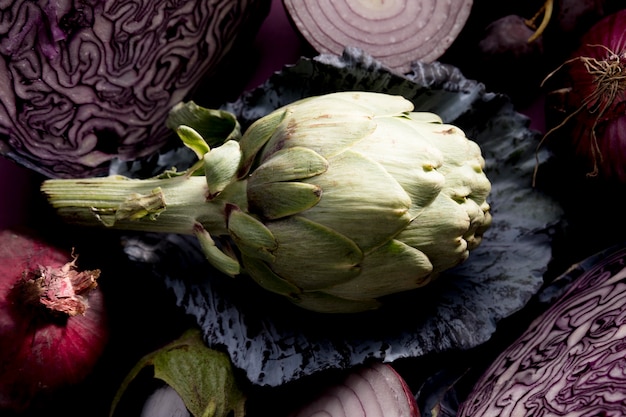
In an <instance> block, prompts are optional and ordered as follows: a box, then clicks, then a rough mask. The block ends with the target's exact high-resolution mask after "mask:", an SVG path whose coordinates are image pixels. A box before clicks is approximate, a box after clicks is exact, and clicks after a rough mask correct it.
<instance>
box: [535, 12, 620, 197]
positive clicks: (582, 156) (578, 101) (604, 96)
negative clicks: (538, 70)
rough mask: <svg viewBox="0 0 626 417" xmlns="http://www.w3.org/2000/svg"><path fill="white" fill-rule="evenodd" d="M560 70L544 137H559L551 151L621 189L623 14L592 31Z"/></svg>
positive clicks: (615, 16)
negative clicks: (619, 185) (560, 78)
mask: <svg viewBox="0 0 626 417" xmlns="http://www.w3.org/2000/svg"><path fill="white" fill-rule="evenodd" d="M563 69H564V71H565V77H564V78H563V82H562V84H560V85H559V86H558V88H556V89H555V90H554V91H552V92H551V93H550V94H549V95H548V117H547V119H548V120H550V118H551V117H552V116H554V115H555V114H560V116H557V117H555V118H554V120H552V121H550V122H549V127H550V129H551V130H550V131H548V133H547V135H546V138H548V137H549V136H550V135H551V134H558V135H559V136H560V137H561V138H563V139H559V141H561V143H558V144H555V145H554V146H555V149H557V151H558V153H559V154H561V155H563V156H565V157H566V158H571V161H572V166H574V167H576V168H577V169H580V170H584V172H585V173H586V174H587V175H588V176H592V177H596V176H597V177H598V178H600V179H602V180H605V181H608V182H616V183H619V184H626V129H625V128H626V77H625V76H624V74H626V9H625V10H621V11H618V12H616V13H613V14H611V15H609V16H606V17H605V18H603V19H602V20H600V21H599V22H598V23H596V24H595V25H594V26H592V27H591V29H589V31H588V32H587V33H586V34H585V35H584V36H583V37H582V38H581V41H580V47H579V48H578V49H577V50H576V51H575V52H574V53H573V54H572V56H571V58H570V59H569V60H568V61H567V62H566V64H565V65H564V67H563ZM607 71H610V72H611V74H609V73H608V72H607ZM555 74H556V73H555ZM600 77H605V78H603V79H602V80H600ZM554 142H557V141H556V140H553V141H552V142H551V143H554Z"/></svg>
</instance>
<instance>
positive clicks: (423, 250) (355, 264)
mask: <svg viewBox="0 0 626 417" xmlns="http://www.w3.org/2000/svg"><path fill="white" fill-rule="evenodd" d="M413 110H414V107H413V104H412V103H411V102H410V101H408V100H406V99H404V98H403V97H400V96H392V95H386V94H382V93H370V92H339V93H332V94H326V95H322V96H316V97H310V98H306V99H302V100H300V101H297V102H295V103H292V104H290V105H287V106H285V107H282V108H280V109H278V110H275V111H274V112H272V113H270V114H269V115H267V116H265V117H263V118H261V119H259V120H257V121H256V122H254V123H253V124H252V125H251V126H250V127H249V128H247V129H246V130H245V133H244V134H243V135H241V134H240V133H239V132H240V130H241V129H240V126H239V124H238V122H237V121H236V120H234V119H235V117H234V116H233V115H231V114H229V113H227V112H223V111H217V110H208V109H204V108H201V107H199V106H196V105H195V104H194V103H193V102H189V103H180V104H179V105H177V106H176V107H175V108H174V109H173V110H172V112H171V114H170V118H169V120H168V125H169V126H170V127H172V128H175V129H176V131H177V132H178V134H179V136H180V138H181V139H182V140H183V142H184V143H185V144H186V145H187V146H188V147H189V148H191V149H193V150H194V151H195V153H196V154H197V155H198V157H199V161H198V162H197V163H196V164H195V165H194V166H193V167H191V168H189V169H187V170H185V171H182V172H176V171H171V172H166V173H163V174H162V175H160V176H158V177H155V178H149V179H130V178H126V177H122V176H110V177H103V178H90V179H80V180H71V179H51V180H47V181H45V182H44V183H43V185H42V191H43V192H44V193H45V195H46V196H47V199H48V201H49V202H50V204H51V205H52V206H53V207H55V209H56V210H57V212H58V213H59V215H60V216H61V217H62V218H65V219H67V220H68V221H71V222H73V223H77V224H84V225H93V224H97V223H99V224H101V225H104V226H107V227H113V228H118V229H127V230H146V231H155V232H168V233H187V234H194V235H195V236H197V238H198V239H199V242H200V244H201V246H202V248H203V251H204V252H205V254H206V256H207V258H208V259H209V261H210V262H211V263H212V264H213V265H214V266H215V267H216V268H217V269H219V270H220V271H222V272H223V273H225V274H227V275H231V276H236V275H240V274H244V275H247V276H249V277H251V278H252V279H254V280H255V281H256V282H257V283H258V284H259V285H260V286H261V287H263V288H265V289H267V290H269V291H272V292H274V293H278V294H281V295H283V296H285V297H287V298H288V299H289V300H290V301H292V302H293V303H295V304H297V305H298V306H301V307H303V308H305V309H308V310H313V311H317V312H327V313H352V312H360V311H365V310H372V309H376V308H378V307H379V306H380V305H381V304H382V302H381V299H382V298H383V297H385V296H387V295H390V294H394V293H399V292H403V291H409V290H413V289H416V288H419V287H422V286H424V285H426V284H427V283H429V282H430V281H431V280H433V279H435V278H436V277H437V276H438V275H440V273H441V272H442V271H444V270H447V269H449V268H451V267H454V266H455V265H458V264H459V263H461V262H463V261H464V260H465V259H467V257H468V256H469V253H470V251H471V250H472V249H474V248H475V247H476V246H478V245H479V244H480V242H481V239H482V237H483V234H484V233H485V231H486V230H487V229H488V227H489V225H490V223H491V214H490V207H489V204H488V202H487V197H488V195H489V192H490V190H491V183H490V182H489V180H488V178H487V176H486V175H485V173H484V171H483V168H484V163H485V162H484V159H483V157H482V155H481V150H480V148H479V146H478V145H477V144H476V143H475V142H473V141H471V140H469V139H468V138H467V137H466V136H465V134H464V132H463V131H462V130H460V129H459V128H458V127H455V126H452V125H449V124H444V123H443V122H442V120H441V119H440V118H439V116H437V115H435V114H433V113H425V112H414V111H413ZM218 137H219V138H221V140H222V143H223V144H221V145H220V146H216V147H214V148H211V147H210V146H209V145H208V144H207V141H208V142H211V143H213V142H214V141H215V138H218ZM224 138H225V139H224Z"/></svg>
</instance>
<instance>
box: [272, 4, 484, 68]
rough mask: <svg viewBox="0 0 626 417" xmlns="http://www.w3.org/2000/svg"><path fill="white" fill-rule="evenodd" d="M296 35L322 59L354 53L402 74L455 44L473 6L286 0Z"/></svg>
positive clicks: (434, 58)
mask: <svg viewBox="0 0 626 417" xmlns="http://www.w3.org/2000/svg"><path fill="white" fill-rule="evenodd" d="M283 4H284V5H285V9H286V10H287V13H288V16H289V18H290V20H291V21H292V23H293V24H294V26H295V28H296V29H297V31H298V32H299V33H300V34H301V35H302V36H303V37H304V39H305V40H306V41H307V42H308V43H310V44H311V46H312V47H313V48H314V49H315V50H316V51H317V52H319V53H328V54H335V55H341V53H342V52H343V50H344V49H345V48H346V47H356V48H359V49H361V50H363V51H365V52H366V53H368V54H370V55H371V56H373V57H374V58H376V59H378V60H379V61H381V62H382V63H383V64H384V65H386V66H387V67H389V68H390V69H393V70H395V71H397V72H399V73H408V72H409V71H410V70H411V63H413V62H415V61H423V62H433V61H435V60H436V59H437V58H439V57H440V56H442V55H443V54H444V53H445V51H446V50H447V49H448V47H449V46H450V45H451V44H452V42H453V41H454V40H455V39H456V38H457V36H458V35H459V33H460V32H461V30H462V29H463V27H464V26H465V23H466V21H467V19H468V18H469V14H470V11H471V8H472V4H473V1H472V0H458V1H454V2H451V1H447V0H394V1H386V2H384V1H371V0H366V1H362V0H359V1H353V0H339V1H332V2H331V1H318V0H283Z"/></svg>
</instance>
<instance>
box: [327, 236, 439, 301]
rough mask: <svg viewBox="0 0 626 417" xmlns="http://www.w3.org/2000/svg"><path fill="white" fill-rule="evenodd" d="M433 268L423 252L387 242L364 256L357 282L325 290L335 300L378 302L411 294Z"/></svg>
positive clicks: (393, 242)
mask: <svg viewBox="0 0 626 417" xmlns="http://www.w3.org/2000/svg"><path fill="white" fill-rule="evenodd" d="M432 271H433V266H432V264H431V263H430V260H429V259H428V256H426V255H425V254H424V253H423V252H421V251H419V250H418V249H415V248H412V247H411V246H408V245H406V244H404V243H402V242H400V241H398V240H390V241H389V242H387V244H385V245H383V246H381V247H380V248H378V249H377V250H375V251H374V252H372V253H369V254H367V255H366V256H365V259H364V260H363V264H362V268H361V274H360V275H359V277H358V279H356V280H352V281H348V282H346V283H343V284H339V285H336V286H334V287H331V288H328V289H326V290H325V292H327V293H329V294H331V295H334V296H337V297H353V296H354V295H355V294H358V295H359V297H364V298H365V297H369V298H379V297H382V296H385V295H389V294H393V293H397V292H401V291H409V290H414V289H416V288H419V287H422V286H424V285H426V284H427V283H428V282H430V280H431V278H432Z"/></svg>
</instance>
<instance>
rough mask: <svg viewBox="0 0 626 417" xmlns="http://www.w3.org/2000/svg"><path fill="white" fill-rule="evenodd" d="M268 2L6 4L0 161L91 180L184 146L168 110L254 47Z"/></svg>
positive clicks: (61, 0)
mask: <svg viewBox="0 0 626 417" xmlns="http://www.w3.org/2000/svg"><path fill="white" fill-rule="evenodd" d="M270 4H271V1H270V0H240V1H231V0H186V1H180V0H153V1H148V0H146V1H142V0H130V1H120V0H58V1H54V2H53V1H47V0H39V1H31V0H9V1H5V2H2V4H1V5H0V15H1V16H2V19H0V154H2V155H4V156H6V157H8V158H9V159H12V160H14V161H16V162H18V163H19V164H21V165H23V166H25V167H27V168H29V169H32V170H34V171H37V172H39V173H41V174H44V175H45V176H47V177H88V176H95V175H100V174H106V173H107V172H108V170H109V163H110V161H111V160H113V159H115V158H119V159H122V160H133V159H136V158H139V157H141V156H145V155H150V154H153V153H154V152H155V151H157V150H158V149H160V148H161V147H163V146H165V145H166V144H167V143H168V142H173V141H177V138H175V137H174V136H175V135H173V134H172V132H171V130H169V129H168V128H166V126H165V119H166V118H167V114H168V112H169V110H170V109H171V107H172V106H173V105H174V104H175V103H177V102H179V101H182V100H186V99H189V97H190V94H191V93H192V92H194V91H195V89H196V88H198V87H199V86H200V85H201V84H202V82H204V80H205V79H206V78H207V77H209V76H211V75H214V74H215V73H216V72H217V70H218V68H219V64H221V63H222V62H223V60H224V59H225V57H226V56H227V55H228V53H229V52H231V51H232V50H233V49H234V48H235V46H236V45H238V43H240V42H248V41H251V39H252V35H253V34H254V33H256V31H257V30H258V28H259V26H260V24H261V22H262V21H263V20H264V19H265V17H266V16H267V14H268V13H269V7H270Z"/></svg>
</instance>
